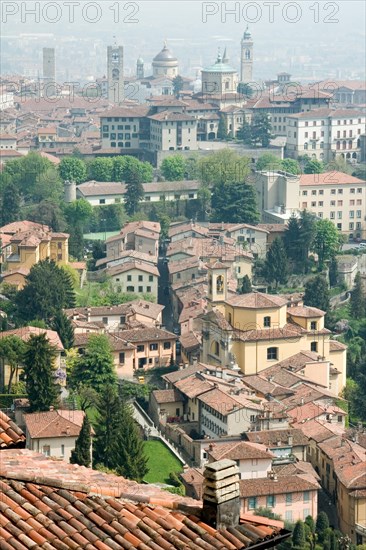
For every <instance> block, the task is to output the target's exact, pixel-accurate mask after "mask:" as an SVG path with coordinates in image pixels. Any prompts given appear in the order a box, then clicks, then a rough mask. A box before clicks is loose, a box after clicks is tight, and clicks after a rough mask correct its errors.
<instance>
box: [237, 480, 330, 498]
mask: <svg viewBox="0 0 366 550" xmlns="http://www.w3.org/2000/svg"><path fill="white" fill-rule="evenodd" d="M239 487H240V496H241V497H242V498H248V497H251V496H263V495H281V494H284V493H298V492H301V491H317V490H318V489H320V485H319V484H318V483H317V481H316V480H315V479H314V480H313V481H309V480H307V479H304V478H303V477H300V476H298V475H293V476H286V477H283V478H282V477H281V478H279V479H278V480H277V481H275V480H273V479H270V478H267V477H264V478H256V479H242V480H240V481H239Z"/></svg>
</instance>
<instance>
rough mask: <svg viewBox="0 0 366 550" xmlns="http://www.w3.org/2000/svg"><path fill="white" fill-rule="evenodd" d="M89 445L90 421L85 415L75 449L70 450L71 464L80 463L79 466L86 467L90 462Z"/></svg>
mask: <svg viewBox="0 0 366 550" xmlns="http://www.w3.org/2000/svg"><path fill="white" fill-rule="evenodd" d="M90 446H91V436H90V423H89V420H88V416H87V415H85V416H84V421H83V425H82V426H81V430H80V433H79V435H78V438H77V440H76V441H75V449H73V450H72V451H71V457H70V462H71V464H80V466H86V467H87V468H88V467H89V466H90V463H91V456H90Z"/></svg>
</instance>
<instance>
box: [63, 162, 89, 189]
mask: <svg viewBox="0 0 366 550" xmlns="http://www.w3.org/2000/svg"><path fill="white" fill-rule="evenodd" d="M58 170H59V173H60V176H61V178H62V179H63V181H74V182H75V183H83V182H84V181H86V178H87V170H86V165H85V162H84V161H83V160H81V159H79V158H77V157H65V158H63V159H62V160H61V162H60V164H59V166H58Z"/></svg>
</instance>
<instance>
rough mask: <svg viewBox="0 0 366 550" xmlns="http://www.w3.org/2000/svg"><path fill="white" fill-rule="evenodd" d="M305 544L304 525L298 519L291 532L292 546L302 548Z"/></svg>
mask: <svg viewBox="0 0 366 550" xmlns="http://www.w3.org/2000/svg"><path fill="white" fill-rule="evenodd" d="M305 544H306V538H305V527H304V523H303V522H302V521H301V520H300V519H299V520H298V521H297V522H296V523H295V527H294V530H293V533H292V546H293V548H304V547H305Z"/></svg>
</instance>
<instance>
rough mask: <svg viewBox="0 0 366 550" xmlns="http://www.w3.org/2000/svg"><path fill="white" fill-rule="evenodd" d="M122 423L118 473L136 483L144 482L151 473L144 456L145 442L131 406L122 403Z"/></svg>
mask: <svg viewBox="0 0 366 550" xmlns="http://www.w3.org/2000/svg"><path fill="white" fill-rule="evenodd" d="M121 416H122V421H121V424H120V432H119V440H118V466H117V472H118V473H119V474H120V475H122V476H124V477H127V478H128V479H134V480H136V481H142V480H143V478H144V476H145V475H146V474H147V472H148V471H149V469H148V467H147V460H148V459H147V457H146V456H145V454H144V442H143V440H142V439H141V436H140V434H139V430H138V427H137V425H136V423H135V420H134V418H133V415H132V410H131V407H130V405H128V404H126V403H121Z"/></svg>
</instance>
